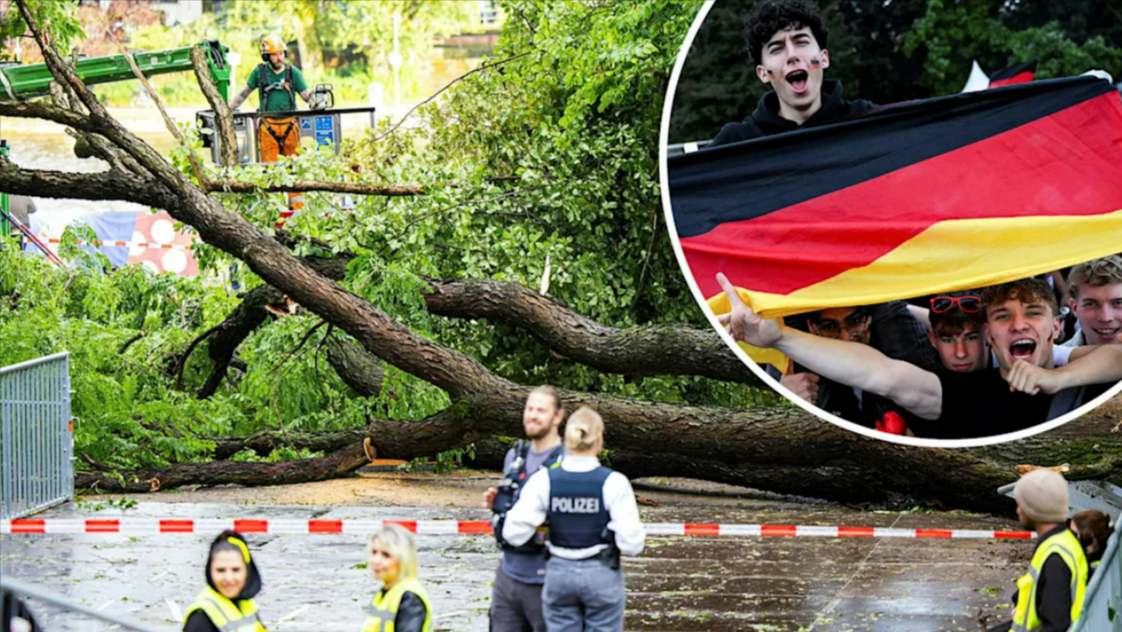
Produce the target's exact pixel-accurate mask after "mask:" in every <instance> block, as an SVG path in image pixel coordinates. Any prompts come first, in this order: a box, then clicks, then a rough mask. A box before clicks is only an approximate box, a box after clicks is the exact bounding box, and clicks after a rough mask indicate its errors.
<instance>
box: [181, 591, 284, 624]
mask: <svg viewBox="0 0 1122 632" xmlns="http://www.w3.org/2000/svg"><path fill="white" fill-rule="evenodd" d="M196 610H202V611H203V612H205V613H206V615H207V616H208V617H210V622H211V623H213V624H214V627H216V628H218V630H219V632H268V631H267V630H266V629H265V625H264V624H263V623H261V617H260V616H259V615H258V614H257V604H256V603H254V602H253V600H252V599H239V600H238V602H237V603H236V604H235V603H234V602H233V601H230V600H229V599H227V598H226V597H223V596H222V593H220V592H218V591H217V590H215V589H213V588H211V587H210V586H207V587H206V589H204V590H203V591H202V592H201V593H199V596H198V597H197V598H196V599H195V604H194V605H192V606H191V607H190V608H189V609H188V610H187V614H186V615H185V616H184V618H183V622H184V623H186V622H187V618H188V617H190V616H191V613H192V612H194V611H196Z"/></svg>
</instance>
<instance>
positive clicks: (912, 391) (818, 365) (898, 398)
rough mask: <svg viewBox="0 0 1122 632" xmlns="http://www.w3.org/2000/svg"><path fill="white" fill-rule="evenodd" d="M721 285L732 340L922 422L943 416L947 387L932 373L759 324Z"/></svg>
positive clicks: (772, 323) (864, 348) (771, 323)
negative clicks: (766, 350)
mask: <svg viewBox="0 0 1122 632" xmlns="http://www.w3.org/2000/svg"><path fill="white" fill-rule="evenodd" d="M717 282H718V283H720V284H721V287H722V288H723V289H724V290H725V294H726V295H727V296H728V299H729V303H730V304H731V305H732V311H731V312H729V313H728V314H726V315H724V316H722V317H721V319H720V320H721V322H722V323H725V324H726V325H728V329H729V333H730V334H732V337H733V339H734V340H737V341H743V342H746V343H748V344H750V345H753V346H756V347H763V348H768V347H770V348H773V349H777V350H779V351H782V352H783V353H784V354H785V355H786V356H787V357H789V358H791V359H792V360H794V361H795V362H798V363H799V364H801V365H803V366H805V367H806V368H808V369H810V370H811V371H813V372H815V373H817V374H818V375H821V376H823V377H826V378H829V379H831V380H834V381H835V382H838V383H840V384H844V385H846V386H851V387H853V388H859V389H861V390H862V391H866V392H869V393H874V394H876V395H880V396H882V397H886V398H888V399H890V400H892V401H894V402H896V403H897V404H898V405H900V406H903V407H904V408H906V409H908V410H910V411H911V412H912V413H914V414H916V415H918V416H920V417H922V418H924V419H938V418H939V415H940V414H941V413H942V409H943V386H942V383H941V382H940V381H939V378H938V377H936V376H935V374H934V373H930V372H928V371H924V370H923V369H921V368H919V367H917V366H915V365H914V364H910V363H907V362H902V361H899V360H892V359H890V358H888V357H887V356H885V355H884V354H883V353H881V352H880V351H877V350H876V349H873V348H872V347H869V346H868V345H863V344H859V343H856V342H845V341H842V340H833V339H830V338H822V337H820V336H814V335H812V334H808V333H805V332H802V331H798V330H794V329H789V328H785V327H783V325H782V323H780V321H779V320H778V319H771V320H768V319H764V318H761V317H760V316H759V314H756V313H755V312H754V311H753V310H752V308H751V307H748V305H747V304H745V303H744V301H742V300H741V299H740V295H739V294H737V292H736V289H735V288H734V287H733V286H732V284H731V283H729V280H728V279H727V278H726V277H725V275H723V274H718V275H717Z"/></svg>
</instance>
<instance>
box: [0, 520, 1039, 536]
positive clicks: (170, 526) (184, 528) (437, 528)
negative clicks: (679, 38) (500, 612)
mask: <svg viewBox="0 0 1122 632" xmlns="http://www.w3.org/2000/svg"><path fill="white" fill-rule="evenodd" d="M387 524H397V525H401V526H403V527H405V528H406V529H408V530H409V531H410V532H412V533H416V534H419V535H457V534H459V535H469V534H470V535H479V534H489V533H491V523H490V522H488V521H486V520H459V521H457V520H363V519H347V520H294V519H270V520H257V519H177V518H123V519H100V520H99V519H87V520H81V519H68V518H48V519H43V520H36V519H18V520H0V534H13V533H123V534H129V535H146V534H154V533H206V534H211V533H218V532H220V531H223V530H225V529H233V530H235V531H239V532H241V533H273V534H287V535H304V534H309V533H346V534H358V535H365V534H370V533H373V532H375V531H377V530H379V529H381V528H382V527H383V526H384V525H387ZM643 526H644V527H645V528H646V530H647V534H648V535H680V536H762V537H818V538H954V539H962V538H965V539H997V540H1029V539H1032V537H1033V534H1032V533H1030V532H1028V531H993V530H969V529H892V528H886V527H820V526H801V525H800V526H796V525H778V524H763V525H760V524H707V523H692V522H687V523H681V522H678V523H664V522H655V523H647V524H644V525H643Z"/></svg>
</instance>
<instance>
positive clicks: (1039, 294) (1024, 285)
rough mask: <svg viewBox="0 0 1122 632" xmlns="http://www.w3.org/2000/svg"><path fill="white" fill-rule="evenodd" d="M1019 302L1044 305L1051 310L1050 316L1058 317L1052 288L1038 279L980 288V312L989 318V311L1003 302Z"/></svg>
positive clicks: (1058, 307) (1057, 308) (1056, 302)
mask: <svg viewBox="0 0 1122 632" xmlns="http://www.w3.org/2000/svg"><path fill="white" fill-rule="evenodd" d="M1013 300H1016V301H1020V302H1021V303H1035V302H1038V301H1039V302H1041V303H1046V304H1047V305H1048V307H1049V308H1050V309H1051V310H1052V316H1059V314H1060V306H1059V304H1058V301H1057V300H1056V293H1055V292H1054V291H1052V286H1050V285H1048V282H1047V281H1045V280H1044V279H1041V278H1039V277H1030V278H1027V279H1021V280H1019V281H1011V282H1009V283H1002V284H1000V285H991V286H990V287H987V288H982V311H983V312H985V313H986V317H987V318H988V317H989V311H990V310H991V309H993V308H995V307H998V306H999V305H1002V304H1004V303H1005V301H1013Z"/></svg>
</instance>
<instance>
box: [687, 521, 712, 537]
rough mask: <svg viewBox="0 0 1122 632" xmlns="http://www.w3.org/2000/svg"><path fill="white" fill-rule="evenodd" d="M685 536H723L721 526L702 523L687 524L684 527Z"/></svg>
mask: <svg viewBox="0 0 1122 632" xmlns="http://www.w3.org/2000/svg"><path fill="white" fill-rule="evenodd" d="M683 532H684V533H685V535H721V525H719V524H711V523H702V522H687V523H686V524H685V525H684V531H683Z"/></svg>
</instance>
